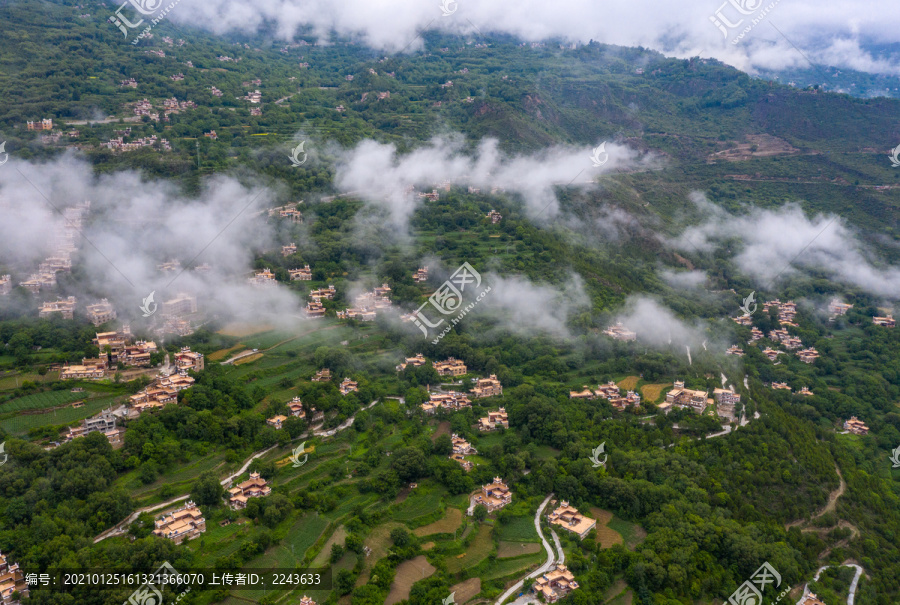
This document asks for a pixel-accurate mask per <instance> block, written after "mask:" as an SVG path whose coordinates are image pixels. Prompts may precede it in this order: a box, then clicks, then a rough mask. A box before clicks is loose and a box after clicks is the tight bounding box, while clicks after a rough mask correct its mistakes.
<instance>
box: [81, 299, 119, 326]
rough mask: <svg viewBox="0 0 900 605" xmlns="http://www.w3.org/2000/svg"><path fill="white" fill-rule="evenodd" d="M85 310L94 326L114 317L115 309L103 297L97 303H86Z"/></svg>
mask: <svg viewBox="0 0 900 605" xmlns="http://www.w3.org/2000/svg"><path fill="white" fill-rule="evenodd" d="M85 311H87V316H88V319H89V320H90V322H91V323H92V324H94V325H95V326H99V325H102V324H105V323H106V322H108V321H112V320H114V319H115V318H116V310H115V309H114V308H113V306H112V305H111V304H110V302H109V301H108V300H107V299H105V298H103V299H101V300H100V302H98V303H97V304H94V305H88V306H87V307H85Z"/></svg>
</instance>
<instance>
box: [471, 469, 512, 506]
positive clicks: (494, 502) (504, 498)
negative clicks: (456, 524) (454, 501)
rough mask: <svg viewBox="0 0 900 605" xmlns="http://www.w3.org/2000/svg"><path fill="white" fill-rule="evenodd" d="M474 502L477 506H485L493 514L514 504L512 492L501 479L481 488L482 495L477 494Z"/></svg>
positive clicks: (496, 478) (498, 478)
mask: <svg viewBox="0 0 900 605" xmlns="http://www.w3.org/2000/svg"><path fill="white" fill-rule="evenodd" d="M472 500H473V501H474V502H475V504H476V505H478V504H483V505H484V506H485V507H486V508H487V509H488V512H489V513H492V512H494V511H495V510H500V509H501V508H503V507H504V506H506V505H507V504H509V503H510V502H512V492H510V491H509V486H508V485H506V484H505V483H504V482H503V480H502V479H501V478H500V477H494V481H493V482H492V483H488V484H487V485H482V486H481V493H477V492H476V494H475V497H474V498H473V499H472Z"/></svg>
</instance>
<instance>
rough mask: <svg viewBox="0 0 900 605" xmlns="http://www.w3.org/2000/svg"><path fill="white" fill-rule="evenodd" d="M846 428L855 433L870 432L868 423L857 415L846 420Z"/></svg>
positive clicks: (863, 433)
mask: <svg viewBox="0 0 900 605" xmlns="http://www.w3.org/2000/svg"><path fill="white" fill-rule="evenodd" d="M844 430H845V431H849V432H851V433H853V434H854V435H868V434H869V427H867V426H866V424H865V423H864V422H863V421H862V420H860V419H859V418H857V417H856V416H850V420H845V421H844Z"/></svg>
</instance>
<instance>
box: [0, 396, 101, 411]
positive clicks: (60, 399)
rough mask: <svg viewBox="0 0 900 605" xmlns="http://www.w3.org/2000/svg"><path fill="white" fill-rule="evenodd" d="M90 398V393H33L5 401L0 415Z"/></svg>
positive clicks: (0, 408)
mask: <svg viewBox="0 0 900 605" xmlns="http://www.w3.org/2000/svg"><path fill="white" fill-rule="evenodd" d="M90 396H91V393H87V392H83V393H73V392H72V391H69V390H65V391H47V392H45V393H35V394H33V395H25V396H24V397H19V398H17V399H13V400H12V401H7V402H6V403H4V404H2V405H0V414H6V413H7V412H22V411H25V410H40V409H43V408H53V407H57V406H61V405H65V404H67V403H72V402H73V401H81V400H82V399H87V398H88V397H90Z"/></svg>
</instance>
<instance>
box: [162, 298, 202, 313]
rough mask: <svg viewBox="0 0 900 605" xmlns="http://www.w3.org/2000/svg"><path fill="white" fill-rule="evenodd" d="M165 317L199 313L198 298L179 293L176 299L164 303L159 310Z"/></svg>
mask: <svg viewBox="0 0 900 605" xmlns="http://www.w3.org/2000/svg"><path fill="white" fill-rule="evenodd" d="M159 310H160V312H161V313H162V314H163V315H170V316H171V315H190V314H191V313H196V312H197V297H196V296H192V295H190V294H188V293H186V292H179V293H178V294H176V295H175V297H174V298H170V299H169V300H166V301H163V302H162V304H161V305H160V308H159Z"/></svg>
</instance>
